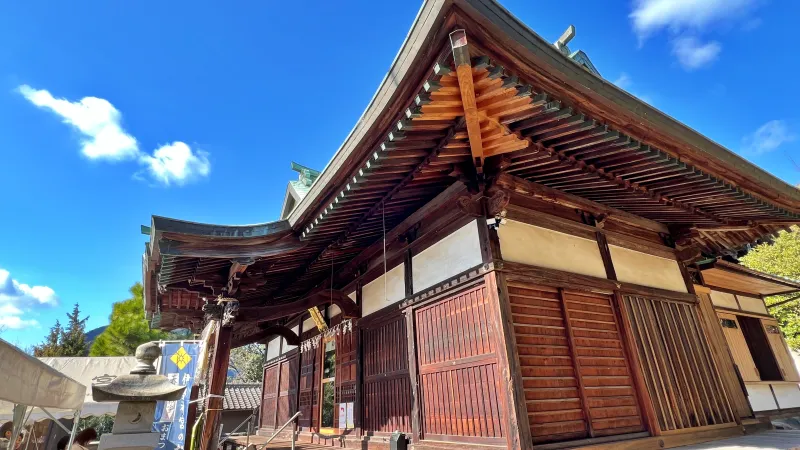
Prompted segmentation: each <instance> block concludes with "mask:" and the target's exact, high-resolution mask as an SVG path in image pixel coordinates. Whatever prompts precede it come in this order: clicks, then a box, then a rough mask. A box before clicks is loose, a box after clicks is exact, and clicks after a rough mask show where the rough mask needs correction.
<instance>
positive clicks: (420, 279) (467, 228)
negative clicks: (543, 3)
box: [144, 0, 800, 450]
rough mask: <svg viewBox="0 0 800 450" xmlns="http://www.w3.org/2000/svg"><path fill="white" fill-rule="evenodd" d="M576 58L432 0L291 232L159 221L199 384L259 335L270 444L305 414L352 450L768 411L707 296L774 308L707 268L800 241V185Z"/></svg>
mask: <svg viewBox="0 0 800 450" xmlns="http://www.w3.org/2000/svg"><path fill="white" fill-rule="evenodd" d="M564 48H565V46H564V45H563V42H562V43H560V45H557V46H554V45H553V44H551V43H549V42H546V41H544V40H543V39H542V38H541V37H539V36H538V35H536V34H535V33H534V32H533V31H531V30H530V29H529V28H528V27H527V26H525V24H523V23H521V22H520V21H519V20H518V19H516V18H515V17H513V16H512V15H511V14H510V13H509V12H508V11H506V10H505V9H503V7H502V6H500V5H499V4H497V3H496V2H495V1H493V0H427V1H425V3H424V4H423V6H422V8H421V9H420V11H419V14H418V16H417V18H416V20H415V22H414V24H413V26H412V28H411V31H410V32H409V34H408V37H407V38H406V40H405V42H404V43H403V45H402V47H401V49H400V52H399V53H398V55H397V57H396V59H395V61H394V63H393V65H392V67H391V69H390V71H389V73H388V74H387V76H386V78H385V79H384V81H383V83H382V84H381V85H380V86H379V88H378V91H377V93H376V94H375V96H374V98H373V99H372V100H371V102H370V103H369V105H368V107H367V109H366V111H365V112H364V114H363V116H362V117H361V119H360V120H359V121H358V122H357V123H356V125H355V127H354V128H353V130H352V132H351V133H350V134H349V135H348V137H347V138H346V140H345V142H344V143H343V144H342V146H341V147H340V148H339V149H338V151H337V152H336V153H335V155H334V156H333V159H332V160H331V161H330V163H329V164H328V166H327V167H325V169H324V170H322V171H321V172H319V173H317V172H314V171H311V170H310V169H307V168H303V167H301V166H297V170H298V172H300V183H299V184H297V185H296V186H295V187H294V188H293V189H295V188H297V189H295V190H294V191H292V192H290V193H287V201H291V202H292V203H291V205H287V206H285V208H284V211H282V212H280V214H281V217H282V218H281V220H279V221H276V222H271V223H265V224H262V225H254V226H219V225H207V224H198V223H190V222H184V221H180V220H174V219H167V218H163V217H153V219H152V223H151V226H150V228H149V233H150V242H149V243H148V245H147V250H146V254H145V256H144V285H145V309H146V311H147V313H148V315H149V317H151V318H152V319H153V321H154V323H156V324H157V326H160V327H162V328H176V327H190V328H192V329H195V330H198V331H199V330H200V329H202V328H203V326H204V323H205V322H206V321H208V320H212V321H215V322H218V323H219V325H220V327H219V329H218V331H217V332H216V336H215V338H214V341H213V342H214V349H213V352H212V353H213V363H212V366H211V376H210V380H209V384H208V386H207V392H208V393H210V394H220V393H221V392H222V387H223V385H224V377H225V369H226V366H227V359H228V352H229V351H230V349H231V348H232V347H237V346H242V345H245V344H249V343H266V345H267V350H268V354H269V356H270V358H271V360H270V362H269V363H268V365H267V366H266V367H265V374H264V388H263V402H262V410H261V427H262V431H263V432H265V433H269V432H270V430H274V429H275V428H277V427H280V426H281V425H283V423H285V422H286V421H287V420H288V419H289V418H290V417H292V416H293V415H294V414H295V412H296V411H300V412H301V413H302V415H301V417H300V418H299V433H300V439H301V441H303V440H305V441H309V440H311V439H313V440H314V442H317V441H320V442H323V443H326V442H327V443H331V444H332V443H334V442H335V443H336V445H343V446H344V447H347V448H386V447H387V445H388V436H389V435H390V433H392V432H394V431H396V430H397V431H401V432H403V433H405V434H406V435H407V436H408V437H409V438H410V440H411V444H412V445H413V446H414V447H415V448H420V449H423V448H451V447H452V446H455V445H457V446H458V447H459V448H464V447H466V448H494V447H499V448H511V449H531V448H564V447H579V446H588V445H600V444H605V445H608V446H609V447H615V446H616V447H615V448H620V447H619V446H620V445H621V443H620V442H619V441H624V442H625V443H626V444H625V445H627V446H628V447H625V448H663V447H671V446H676V445H680V444H684V443H688V442H696V441H698V440H702V439H710V438H714V437H720V436H726V435H732V434H737V433H739V434H740V433H743V432H744V431H743V430H744V429H746V427H747V426H749V425H750V424H752V423H755V422H757V420H758V418H757V417H756V416H755V413H754V412H753V411H769V409H766V410H764V409H760V408H761V407H760V406H758V407H757V405H755V404H753V399H754V398H755V397H754V396H753V394H752V393H751V394H750V396H749V397H748V392H749V391H751V389H750V385H751V384H753V385H754V386H755V385H756V383H763V382H764V381H763V380H766V382H768V386H771V384H770V383H777V380H773V378H776V377H777V375H775V374H774V373H772V374H771V375H767V377H766V378H764V375H765V374H764V372H763V371H762V372H760V373H761V378H760V379H759V380H755V379H754V378H752V373H747V372H746V370H745V369H744V368H743V367H739V366H740V365H741V361H740V359H738V358H739V357H738V356H737V355H736V354H735V353H734V354H733V356H731V353H732V350H731V349H729V347H728V344H729V343H730V342H731V341H730V340H727V341H726V338H727V334H726V333H728V331H727V330H728V328H725V329H723V327H722V326H721V322H720V320H719V319H720V318H723V319H724V318H726V317H727V316H725V315H724V314H728V313H730V314H733V315H734V316H735V317H739V316H741V317H751V316H752V311H744V310H745V309H746V307H744V306H742V307H741V308H739V310H737V312H730V311H728V310H727V309H724V310H723V309H720V304H719V303H718V302H717V301H716V300H715V294H713V292H715V291H718V292H728V293H731V291H733V294H732V296H733V297H734V298H737V295H741V296H742V297H740V298H739V300H738V301H739V304H740V305H742V304H743V303H747V302H750V301H751V300H744V301H743V299H744V298H745V297H753V298H760V296H761V295H764V294H769V293H770V292H768V291H757V292H754V291H752V290H748V289H750V288H748V289H737V288H732V287H725V286H720V285H719V284H714V283H713V282H712V281H711V280H712V279H713V278H714V277H713V276H711V272H714V271H717V270H721V271H726V270H728V271H733V272H735V271H736V270H735V269H730V268H729V267H727V266H725V265H724V263H722V262H719V261H720V260H719V259H718V258H720V257H724V258H725V259H727V260H735V258H736V256H737V255H740V254H741V253H742V252H744V251H746V250H747V248H748V247H749V246H750V245H753V244H755V243H758V242H762V241H764V240H768V239H770V237H771V236H773V235H774V234H775V233H777V232H778V231H780V230H783V229H787V228H788V227H789V226H790V225H792V224H797V223H800V192H799V191H798V190H797V189H795V188H794V187H792V186H789V185H787V184H785V183H783V182H782V181H780V180H778V179H776V178H775V177H773V176H771V175H770V174H768V173H766V172H764V171H763V170H761V169H759V168H757V167H755V166H753V165H752V164H750V163H748V162H746V161H745V160H743V159H742V158H740V157H739V156H737V155H735V154H734V153H732V152H730V151H729V150H727V149H725V148H722V147H721V146H719V145H718V144H716V143H714V142H712V141H711V140H709V139H707V138H705V137H704V136H702V135H700V134H698V133H697V132H695V131H693V130H691V129H690V128H688V127H686V126H685V125H683V124H681V123H678V122H677V121H675V120H674V119H672V118H670V117H668V116H666V115H665V114H663V113H661V112H659V111H658V110H656V109H654V108H652V107H651V106H649V105H647V104H646V103H643V102H641V101H640V100H638V99H637V98H635V97H633V96H631V95H629V94H628V93H626V92H624V91H622V90H620V89H618V88H617V87H615V86H614V85H612V84H611V83H609V82H607V81H606V80H604V79H603V78H601V77H600V76H598V75H597V72H596V70H594V69H593V66H592V67H590V66H591V63H589V62H588V59H587V58H585V55H583V56H581V57H580V58H576V57H573V56H574V55H575V54H570V53H569V52H565V51H563V50H564ZM581 55H582V54H581ZM579 56H580V55H579ZM699 107H708V108H709V109H710V108H711V107H710V106H706V105H701V106H699ZM287 164H288V161H287ZM278 213H279V212H277V211H276V214H278ZM708 261H718V262H717V263H716V264H717V266H715V267H713V268H709V267H705V266H703V265H702V264H701V265H698V262H700V263H703V264H708ZM723 266H724V267H723ZM729 269H730V270H729ZM737 273H739V272H737ZM703 276H705V279H706V281H707V282H706V283H704V282H702V281H701V277H703ZM773 281H774V280H773ZM723 283H727V281H724V280H723ZM778 284H779V283H778ZM698 286H699V288H698ZM787 290H788V288H787ZM709 292H710V293H709ZM716 297H718V296H716ZM218 299H221V300H220V301H218ZM731 305H733V304H731ZM722 307H723V308H728V307H727V306H724V305H723V306H722ZM762 313H763V311H762ZM718 314H720V315H719V316H718ZM756 315H758V314H756ZM763 315H764V314H762V316H763ZM737 320H738V319H737ZM745 322H747V326H748V327H749V326H751V325H753V322H751V321H748V320H744V321H743V322H742V324H741V325H740V328H741V329H744V328H745ZM765 323H766V322H765ZM766 325H767V326H769V325H771V323H766ZM766 330H767V332H768V333H769V329H768V328H767V329H766ZM775 345H777V344H775ZM779 364H783V363H779ZM764 367H766V366H764ZM751 369H752V365H751V367H750V368H748V370H751ZM773 370H774V367H773ZM748 376H750V377H751V378H748ZM784 381H791V380H789V378H785V377H784V376H782V377H781V382H784ZM761 389H762V391H763V388H761ZM775 392H776V394H775V396H777V395H778V394H777V391H775ZM763 393H765V392H763ZM759 398H760V397H759ZM217 400H218V399H216V398H215V397H212V398H211V399H210V400H209V401H208V405H207V409H208V416H207V420H206V427H205V429H204V430H203V435H202V436H203V440H202V441H201V443H200V444H201V448H202V449H204V450H205V449H207V448H209V445H210V443H211V442H212V440H213V437H214V436H215V431H214V426H215V424H216V423H217V422H216V421H217V418H216V417H215V413H214V411H215V410H216V409H217V408H218V407H219V406H218V405H217V404H216V403H215V402H216V401H217ZM777 401H778V403H781V402H782V400H781V399H778V400H777ZM791 401H794V400H790V401H789V402H791ZM788 404H790V403H787V405H788ZM798 405H800V404H798ZM772 409H774V410H777V409H780V411H781V412H783V413H787V412H791V411H792V409H791V407H785V406H783V404H782V406H780V408H772ZM798 411H800V410H798Z"/></svg>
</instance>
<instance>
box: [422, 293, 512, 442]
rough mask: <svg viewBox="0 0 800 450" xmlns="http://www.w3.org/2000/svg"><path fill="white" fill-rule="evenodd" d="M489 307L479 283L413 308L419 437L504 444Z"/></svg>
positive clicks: (494, 345) (490, 309)
mask: <svg viewBox="0 0 800 450" xmlns="http://www.w3.org/2000/svg"><path fill="white" fill-rule="evenodd" d="M492 311H493V310H492V306H491V305H489V303H488V301H487V295H486V288H485V287H484V286H483V285H480V286H477V287H474V288H470V289H469V290H467V291H463V292H461V293H458V294H456V295H453V296H451V297H449V298H445V299H443V300H440V301H438V302H435V303H433V304H430V305H427V306H423V307H421V308H419V309H418V310H416V311H415V313H414V319H415V329H416V334H417V336H416V338H417V340H416V342H417V362H418V366H419V379H420V407H421V408H420V409H421V415H422V431H423V438H424V439H430V440H449V441H459V440H461V441H467V442H476V443H486V444H502V445H505V444H506V440H505V438H504V435H505V431H504V429H503V412H502V410H501V408H503V406H501V405H504V403H503V402H502V400H501V395H499V394H500V392H501V391H500V389H499V386H498V383H499V382H500V379H499V377H498V374H497V372H498V358H497V354H496V348H495V347H496V342H497V341H496V336H495V333H496V332H497V331H496V330H495V328H494V326H493V323H494V321H493V320H492V319H493V316H492V314H493V312H492Z"/></svg>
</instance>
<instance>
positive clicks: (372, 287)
mask: <svg viewBox="0 0 800 450" xmlns="http://www.w3.org/2000/svg"><path fill="white" fill-rule="evenodd" d="M385 277H386V285H385V291H384V282H383V280H384V275H381V276H379V277H378V278H376V279H374V280H373V281H371V282H370V283H368V284H366V285H364V286H363V287H362V288H361V301H362V302H363V303H364V304H363V305H361V316H362V317H366V316H368V315H370V314H372V313H374V312H375V311H378V310H379V309H382V308H385V307H387V306H389V305H391V304H392V303H395V302H399V301H400V300H402V299H404V298H405V296H406V280H405V265H403V264H400V265H397V266H395V267H394V268H392V269H391V270H389V271H388V272H386V275H385ZM384 293H385V295H384Z"/></svg>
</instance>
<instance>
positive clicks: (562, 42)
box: [553, 25, 601, 77]
mask: <svg viewBox="0 0 800 450" xmlns="http://www.w3.org/2000/svg"><path fill="white" fill-rule="evenodd" d="M575 34H576V31H575V25H570V26H568V27H567V29H566V30H565V31H564V33H562V34H561V36H560V37H559V38H558V39H557V40H556V41H555V42H553V46H554V47H555V48H557V49H558V51H560V52H561V53H562V54H564V56H566V57H567V58H569V59H571V60H573V61H575V62H576V63H578V64H580V65H581V67H583V68H584V69H586V70H588V71H589V72H591V73H593V74H595V75H597V76H598V77H599V76H601V75H600V72H599V71H598V70H597V68H596V67H595V66H594V64H592V61H591V60H589V55H587V54H586V52H584V51H583V50H576V51H574V52H573V51H572V50H570V49H569V47H568V46H567V44H569V43H570V41H572V39H573V38H574V37H575Z"/></svg>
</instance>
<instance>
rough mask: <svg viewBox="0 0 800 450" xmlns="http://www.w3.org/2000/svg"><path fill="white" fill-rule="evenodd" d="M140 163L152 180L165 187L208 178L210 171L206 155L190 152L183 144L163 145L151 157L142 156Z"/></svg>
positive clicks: (201, 152) (199, 152) (202, 152)
mask: <svg viewBox="0 0 800 450" xmlns="http://www.w3.org/2000/svg"><path fill="white" fill-rule="evenodd" d="M142 162H143V163H144V164H146V165H147V169H148V171H149V172H150V174H151V175H152V176H153V178H155V179H157V180H159V181H161V182H162V183H164V184H166V185H169V184H171V183H177V184H184V183H186V182H188V181H191V180H192V179H193V178H196V177H205V176H208V174H209V172H210V171H211V163H210V162H209V161H208V153H206V152H204V151H201V150H200V151H197V152H196V153H195V152H192V149H191V148H190V147H189V146H188V145H186V144H185V143H183V142H173V143H172V144H168V145H163V146H161V147H159V148H157V149H156V150H155V151H154V152H153V156H150V155H142Z"/></svg>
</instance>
